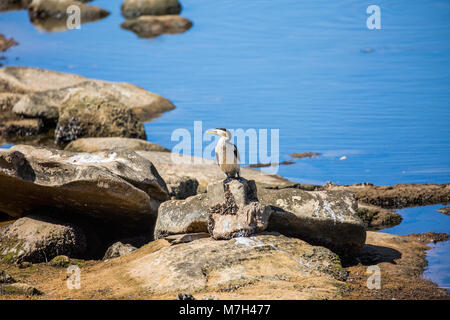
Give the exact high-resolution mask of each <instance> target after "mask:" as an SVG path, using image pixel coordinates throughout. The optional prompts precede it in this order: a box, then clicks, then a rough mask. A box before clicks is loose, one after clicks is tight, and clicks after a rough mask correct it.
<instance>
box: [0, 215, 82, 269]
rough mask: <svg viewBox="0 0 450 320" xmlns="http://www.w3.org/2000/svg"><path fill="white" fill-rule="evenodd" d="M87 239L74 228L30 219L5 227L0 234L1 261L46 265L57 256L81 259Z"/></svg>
mask: <svg viewBox="0 0 450 320" xmlns="http://www.w3.org/2000/svg"><path fill="white" fill-rule="evenodd" d="M86 247H87V243H86V236H85V234H84V233H83V231H82V230H81V229H80V228H78V227H77V226H74V225H71V224H69V223H65V222H62V221H58V220H55V219H50V218H44V217H42V216H36V215H30V216H27V217H24V218H20V219H18V220H17V221H15V222H14V223H13V224H10V225H8V226H7V227H6V228H5V229H4V230H3V231H2V232H1V234H0V248H1V249H0V260H2V261H4V262H8V263H17V262H21V261H27V262H33V263H38V262H47V261H50V260H51V259H52V258H54V257H55V256H57V255H61V254H65V255H68V256H74V257H77V256H81V255H83V254H84V252H85V251H86Z"/></svg>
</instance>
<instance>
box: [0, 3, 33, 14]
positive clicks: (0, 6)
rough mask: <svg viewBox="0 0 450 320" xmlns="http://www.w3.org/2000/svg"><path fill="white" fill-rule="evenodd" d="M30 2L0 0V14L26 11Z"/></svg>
mask: <svg viewBox="0 0 450 320" xmlns="http://www.w3.org/2000/svg"><path fill="white" fill-rule="evenodd" d="M31 1H32V0H2V1H0V12H2V11H10V10H21V9H26V8H27V6H28V5H29V4H30V3H31Z"/></svg>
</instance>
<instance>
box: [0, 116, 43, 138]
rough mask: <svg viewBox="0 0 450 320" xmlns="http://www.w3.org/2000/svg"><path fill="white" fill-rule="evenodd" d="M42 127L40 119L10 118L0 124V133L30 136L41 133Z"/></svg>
mask: <svg viewBox="0 0 450 320" xmlns="http://www.w3.org/2000/svg"><path fill="white" fill-rule="evenodd" d="M43 128H44V125H43V122H42V121H41V120H40V119H21V120H12V121H6V122H5V123H3V124H0V135H3V136H31V135H36V134H39V133H41V132H42V130H43Z"/></svg>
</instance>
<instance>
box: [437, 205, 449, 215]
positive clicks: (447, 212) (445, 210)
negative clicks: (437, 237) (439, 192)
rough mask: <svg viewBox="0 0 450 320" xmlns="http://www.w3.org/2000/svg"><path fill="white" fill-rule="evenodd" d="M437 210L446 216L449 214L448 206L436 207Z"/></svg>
mask: <svg viewBox="0 0 450 320" xmlns="http://www.w3.org/2000/svg"><path fill="white" fill-rule="evenodd" d="M438 211H439V212H440V213H443V214H445V215H447V216H450V207H442V208H440V209H438Z"/></svg>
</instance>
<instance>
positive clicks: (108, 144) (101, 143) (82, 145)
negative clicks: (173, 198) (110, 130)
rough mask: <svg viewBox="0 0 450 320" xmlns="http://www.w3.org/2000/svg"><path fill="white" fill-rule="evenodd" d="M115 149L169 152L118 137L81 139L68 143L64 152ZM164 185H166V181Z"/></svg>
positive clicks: (140, 141) (139, 140)
mask: <svg viewBox="0 0 450 320" xmlns="http://www.w3.org/2000/svg"><path fill="white" fill-rule="evenodd" d="M116 148H120V149H128V150H145V151H162V152H170V150H168V149H166V148H164V147H163V146H160V145H158V144H155V143H151V142H148V141H145V140H142V139H132V138H119V137H109V138H81V139H77V140H74V141H72V142H70V143H69V144H68V145H67V146H66V147H65V148H64V150H67V151H73V152H98V151H106V150H113V149H116ZM166 183H167V184H168V182H167V181H166ZM168 186H169V184H168Z"/></svg>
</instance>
